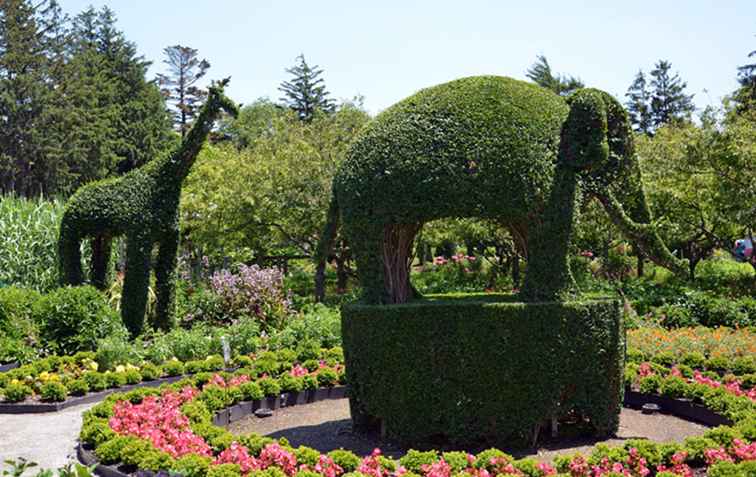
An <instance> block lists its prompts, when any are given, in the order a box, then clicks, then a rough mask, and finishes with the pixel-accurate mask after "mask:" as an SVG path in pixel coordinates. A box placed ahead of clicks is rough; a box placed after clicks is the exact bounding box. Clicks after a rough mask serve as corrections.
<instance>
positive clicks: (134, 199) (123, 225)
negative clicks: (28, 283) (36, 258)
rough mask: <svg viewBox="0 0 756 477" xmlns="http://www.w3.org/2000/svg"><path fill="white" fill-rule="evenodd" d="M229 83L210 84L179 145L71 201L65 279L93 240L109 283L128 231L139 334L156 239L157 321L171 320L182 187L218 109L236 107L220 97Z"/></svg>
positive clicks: (95, 261) (130, 286)
mask: <svg viewBox="0 0 756 477" xmlns="http://www.w3.org/2000/svg"><path fill="white" fill-rule="evenodd" d="M224 85H225V83H221V84H220V86H218V87H211V88H210V94H209V96H208V100H207V102H206V103H205V106H204V107H203V108H202V111H201V113H200V115H199V117H198V118H197V120H196V121H195V123H194V125H193V127H192V129H191V131H190V132H189V134H188V135H187V136H186V138H185V139H184V140H183V141H182V143H181V145H180V146H179V147H178V149H177V150H176V151H174V152H173V153H172V154H170V155H168V156H165V157H162V158H159V159H156V160H154V161H152V162H150V163H149V164H147V165H145V166H144V167H142V168H140V169H137V170H134V171H132V172H130V173H128V174H126V175H125V176H123V177H119V178H116V179H108V180H105V181H100V182H96V183H93V184H88V185H86V186H84V187H82V188H81V189H79V190H78V191H77V192H76V193H75V194H74V195H73V196H72V197H71V199H70V200H69V201H68V203H67V204H66V209H65V212H64V215H63V219H62V222H61V228H60V241H59V244H58V247H59V259H60V264H61V280H62V282H63V283H64V284H72V285H77V284H81V283H82V282H83V281H84V277H83V273H82V269H81V252H80V244H81V241H82V240H84V239H87V238H91V239H93V243H92V270H91V282H92V283H93V284H94V285H95V286H98V287H101V288H102V287H104V286H105V274H106V271H107V261H108V258H109V257H110V243H111V240H112V238H113V237H116V236H120V235H124V236H126V241H127V253H126V276H125V278H124V286H123V294H122V300H121V315H122V317H123V320H124V324H126V326H127V327H128V328H129V331H130V332H131V333H132V334H134V335H136V334H138V333H139V332H141V330H142V326H143V322H144V312H145V307H146V304H147V287H148V285H149V273H150V268H151V265H152V264H151V256H152V249H153V246H154V245H157V246H158V257H157V262H156V263H155V277H156V282H157V312H156V324H157V325H158V326H160V327H161V328H168V327H170V326H171V324H172V321H173V308H174V303H173V302H174V275H175V268H176V253H177V250H178V239H179V228H178V206H179V199H180V197H181V185H182V184H183V181H184V179H185V178H186V176H187V175H188V173H189V170H190V169H191V167H192V164H193V163H194V160H195V159H196V157H197V155H198V154H199V152H200V149H201V148H202V145H203V144H204V142H205V140H206V139H207V136H208V134H209V133H210V130H211V128H212V126H213V123H214V121H215V119H216V117H217V116H218V114H219V113H220V111H221V110H226V111H228V112H230V113H232V114H235V113H236V111H237V109H236V106H235V105H234V103H233V102H231V101H230V100H229V99H228V98H226V97H225V96H224V95H223V93H222V87H223V86H224Z"/></svg>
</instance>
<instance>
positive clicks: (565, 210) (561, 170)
mask: <svg viewBox="0 0 756 477" xmlns="http://www.w3.org/2000/svg"><path fill="white" fill-rule="evenodd" d="M576 187H577V184H576V177H575V172H574V171H573V170H572V169H571V168H569V167H558V168H557V170H556V173H555V175H554V186H553V187H552V189H551V195H550V197H549V201H548V203H547V204H546V207H545V209H544V211H543V216H542V221H541V223H540V224H537V225H536V226H535V228H534V230H533V234H532V236H531V237H529V239H530V240H529V243H528V268H527V270H526V271H525V282H524V284H523V286H522V297H523V300H525V301H529V302H534V301H551V300H558V299H560V297H561V296H562V295H564V294H565V293H566V292H568V291H570V290H574V289H575V288H576V285H575V279H574V278H573V277H572V272H571V271H570V264H569V256H568V251H569V246H570V240H571V239H572V229H573V226H574V216H575V202H576V192H577V191H576Z"/></svg>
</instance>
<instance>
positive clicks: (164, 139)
mask: <svg viewBox="0 0 756 477" xmlns="http://www.w3.org/2000/svg"><path fill="white" fill-rule="evenodd" d="M115 22H116V19H115V15H114V14H113V12H112V11H111V10H110V9H109V8H107V7H103V8H102V9H101V10H99V11H97V10H95V9H94V8H92V7H90V8H88V9H86V10H84V11H83V12H81V13H80V14H79V15H77V16H76V17H75V18H74V20H73V22H72V28H71V31H70V34H69V41H68V50H69V60H68V62H67V64H66V67H65V68H64V75H63V78H62V80H61V84H60V87H59V91H60V94H61V95H62V97H63V102H64V104H65V107H66V116H65V118H64V119H63V121H62V123H61V127H60V128H59V131H60V141H61V143H63V144H66V149H67V155H66V159H67V161H68V165H69V170H70V171H72V173H71V174H70V175H71V176H72V177H71V179H70V182H71V184H70V186H69V187H70V189H75V188H76V187H78V186H79V185H81V184H82V183H85V182H88V181H90V180H93V179H100V178H103V177H107V176H109V175H113V174H116V173H124V172H127V171H128V170H131V169H133V168H134V167H138V166H140V165H142V164H144V163H146V162H147V161H148V160H150V159H152V158H154V157H155V156H157V155H159V154H160V153H161V152H163V151H164V150H165V149H166V148H167V147H168V145H169V142H170V137H171V132H170V120H169V118H168V116H167V115H166V112H165V103H164V101H163V98H162V96H161V95H160V92H159V90H158V88H157V86H156V85H155V84H154V83H152V82H148V81H147V80H146V79H145V75H146V74H147V69H148V67H149V65H150V63H149V62H147V61H145V60H144V58H143V57H142V56H138V55H137V52H136V47H135V45H134V44H133V43H131V42H129V41H127V40H126V38H125V37H124V35H123V33H122V32H120V31H119V30H118V29H117V28H116V26H115Z"/></svg>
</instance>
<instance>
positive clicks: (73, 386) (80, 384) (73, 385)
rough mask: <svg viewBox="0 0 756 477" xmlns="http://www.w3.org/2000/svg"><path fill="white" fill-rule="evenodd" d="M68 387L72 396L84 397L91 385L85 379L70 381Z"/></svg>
mask: <svg viewBox="0 0 756 477" xmlns="http://www.w3.org/2000/svg"><path fill="white" fill-rule="evenodd" d="M66 387H67V388H68V392H70V393H71V395H72V396H83V395H85V394H87V393H88V392H89V384H87V382H86V381H85V380H83V379H74V380H72V381H69V382H68V384H67V386H66Z"/></svg>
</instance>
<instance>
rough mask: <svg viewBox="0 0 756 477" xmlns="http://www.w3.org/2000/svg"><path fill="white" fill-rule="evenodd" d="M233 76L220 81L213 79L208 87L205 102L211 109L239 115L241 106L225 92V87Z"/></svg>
mask: <svg viewBox="0 0 756 477" xmlns="http://www.w3.org/2000/svg"><path fill="white" fill-rule="evenodd" d="M230 79H231V78H225V79H222V80H220V81H213V83H212V84H211V85H210V88H208V94H207V102H206V103H205V104H207V105H208V107H209V108H210V109H211V110H215V111H221V110H223V111H225V112H227V113H228V114H230V115H231V116H233V117H237V116H238V115H239V106H237V104H236V103H234V102H233V101H232V100H231V99H230V98H229V97H228V96H226V95H225V94H223V89H224V88H225V87H226V85H228V82H229V80H230Z"/></svg>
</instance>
